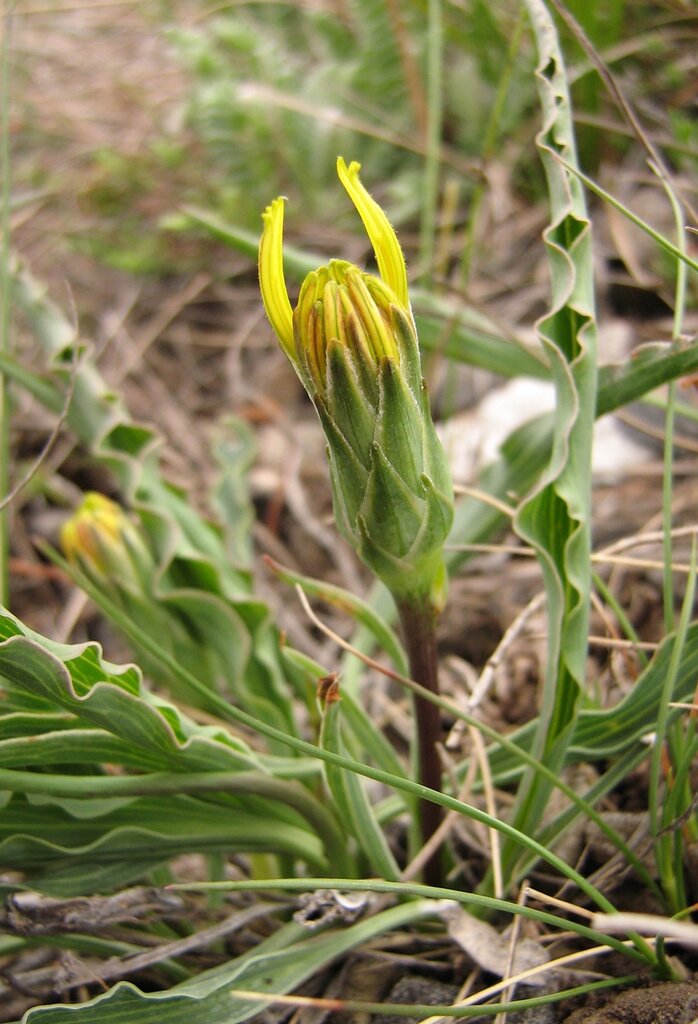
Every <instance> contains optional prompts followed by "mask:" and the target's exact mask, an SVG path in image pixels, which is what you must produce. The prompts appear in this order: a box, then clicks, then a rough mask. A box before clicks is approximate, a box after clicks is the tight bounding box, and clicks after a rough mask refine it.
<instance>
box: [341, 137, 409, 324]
mask: <svg viewBox="0 0 698 1024" xmlns="http://www.w3.org/2000/svg"><path fill="white" fill-rule="evenodd" d="M360 170H361V164H359V163H357V162H356V161H355V160H354V161H353V162H352V163H350V164H349V166H348V167H347V165H346V164H345V162H344V160H343V158H342V157H341V156H340V157H338V158H337V174H338V175H339V180H340V181H341V183H342V185H344V188H345V189H346V190H347V192H348V194H349V198H350V199H351V201H352V203H353V204H354V206H355V207H356V210H357V213H358V214H359V216H360V217H361V220H362V221H363V223H364V227H365V228H366V234H367V235H368V237H369V240H370V242H371V245H372V246H373V251H374V252H375V254H376V260H377V262H378V270H379V271H380V275H381V277H382V278H383V280H384V281H385V283H386V284H387V285H388V287H389V288H390V289H391V291H393V292H394V293H395V297H396V298H397V300H398V302H399V303H400V304H401V305H402V306H404V307H405V309H409V297H408V294H407V270H406V269H405V257H404V256H403V255H402V249H401V248H400V243H399V242H398V240H397V235H396V234H395V231H394V230H393V226H392V224H391V223H390V221H389V220H388V218H387V217H386V215H385V213H384V212H383V210H381V208H380V206H379V205H378V203H377V202H376V201H375V199H373V198H372V197H371V195H370V194H369V193H368V192H367V191H366V189H365V188H364V187H363V185H362V184H361V182H360V181H359V171H360Z"/></svg>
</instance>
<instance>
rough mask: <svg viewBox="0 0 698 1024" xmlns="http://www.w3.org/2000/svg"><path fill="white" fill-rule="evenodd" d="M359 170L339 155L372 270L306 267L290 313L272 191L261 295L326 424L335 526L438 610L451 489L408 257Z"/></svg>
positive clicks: (371, 561) (399, 589)
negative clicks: (424, 373) (372, 262)
mask: <svg viewBox="0 0 698 1024" xmlns="http://www.w3.org/2000/svg"><path fill="white" fill-rule="evenodd" d="M359 170H360V168H359V164H357V163H352V164H350V165H349V166H348V167H347V165H346V164H345V163H344V160H342V159H341V157H340V159H339V160H338V161H337V173H338V175H339V179H340V181H341V182H342V184H343V185H344V188H345V189H346V190H347V192H348V194H349V197H350V198H351V200H352V202H353V204H354V206H355V207H356V210H357V212H358V214H359V216H360V217H361V220H362V221H363V224H364V227H365V229H366V233H367V234H368V237H369V239H370V241H371V245H372V246H373V250H374V252H375V254H376V262H377V264H378V272H379V275H380V276H376V275H374V274H368V273H366V272H365V271H363V270H360V269H359V267H356V266H354V265H353V264H352V263H348V262H347V261H346V260H336V259H335V260H330V261H329V263H328V264H327V265H326V266H323V267H318V269H317V270H314V271H312V272H311V273H310V274H308V275H307V277H306V278H305V281H304V282H303V284H302V285H301V289H300V295H299V297H298V302H297V304H296V308H295V310H294V309H293V307H292V306H291V301H290V299H289V297H288V291H287V289H286V281H285V279H284V269H283V227H284V200H283V199H275V200H274V202H273V203H271V205H270V206H268V207H267V209H266V210H265V212H264V215H263V217H264V231H263V233H262V240H261V243H260V247H259V280H260V286H261V290H262V299H263V301H264V307H265V309H266V311H267V315H268V317H269V320H270V321H271V325H272V327H273V328H274V330H275V331H276V333H277V334H278V336H279V340H280V341H281V345H282V347H283V349H284V351H285V352H286V355H287V356H288V357H289V359H290V360H291V362H292V363H293V366H294V368H295V370H296V373H297V374H298V376H299V377H300V379H301V381H302V383H303V386H304V387H305V389H306V391H307V392H308V394H309V395H310V397H311V398H312V400H313V403H314V405H315V408H316V410H317V413H318V416H319V417H320V421H321V423H322V427H323V430H324V432H325V437H326V439H327V452H328V458H329V465H330V477H331V480H332V492H333V502H334V510H335V519H336V522H337V526H338V527H339V529H340V531H341V532H342V534H343V535H344V536H345V537H346V539H347V540H348V541H349V543H350V544H352V545H353V547H354V549H355V550H356V552H357V554H358V555H359V557H360V558H362V559H363V561H364V562H365V563H366V565H368V566H369V568H371V569H372V570H373V572H374V573H375V574H376V575H377V576H378V577H379V578H380V579H381V580H382V581H383V582H384V583H385V585H386V586H387V587H388V588H389V590H390V591H391V592H392V594H393V596H394V597H395V598H396V600H398V601H400V600H407V599H408V598H409V599H412V598H414V599H415V600H417V599H418V600H420V601H421V600H423V599H426V598H428V600H429V601H430V602H431V605H432V606H433V607H437V606H438V604H439V603H440V602H441V601H442V600H443V596H444V579H445V568H444V563H443V545H444V541H445V539H446V537H447V535H448V531H449V529H450V527H451V522H452V521H453V488H452V485H451V477H450V473H449V469H448V463H447V461H446V455H445V453H444V450H443V448H442V447H441V444H440V442H439V439H438V437H437V435H436V431H435V429H434V424H433V422H432V419H431V413H430V411H429V399H428V395H427V389H426V384H425V383H424V381H423V380H422V370H421V361H420V356H419V344H418V340H417V331H416V327H415V323H414V320H413V318H412V311H411V309H410V304H409V297H408V294H407V271H406V269H405V259H404V257H403V255H402V249H401V248H400V243H399V242H398V240H397V236H396V234H395V232H394V231H393V228H392V227H391V225H390V221H389V220H388V218H387V217H386V215H385V214H384V213H383V211H382V210H381V208H380V206H378V204H377V203H376V202H375V200H374V199H372V198H371V196H370V195H369V194H368V192H367V191H366V189H365V188H364V187H363V185H362V184H361V182H360V181H359Z"/></svg>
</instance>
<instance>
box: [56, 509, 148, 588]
mask: <svg viewBox="0 0 698 1024" xmlns="http://www.w3.org/2000/svg"><path fill="white" fill-rule="evenodd" d="M61 546H62V548H63V551H64V553H65V556H66V558H67V560H68V561H69V562H70V563H71V565H74V566H76V567H77V568H79V569H81V570H82V571H83V572H84V573H86V574H87V575H88V576H89V577H90V578H91V579H93V580H95V581H97V582H99V584H100V585H103V584H104V582H105V581H109V582H111V583H118V584H119V585H121V586H125V587H129V588H131V589H132V590H140V589H142V588H143V586H144V585H145V584H146V583H147V581H148V580H149V579H151V578H152V575H153V572H154V565H153V560H152V558H151V556H150V553H149V552H148V550H147V548H146V546H145V543H144V541H143V538H142V537H141V535H140V534H139V532H138V530H137V528H136V526H135V525H134V523H132V522H131V520H130V519H129V517H128V516H127V515H126V513H125V512H124V510H123V509H122V508H121V506H120V505H117V503H116V502H115V501H112V500H111V498H107V497H106V496H105V495H104V494H98V493H97V492H96V491H89V492H88V493H87V494H86V495H85V497H84V498H83V500H82V503H81V504H80V505H79V507H78V508H77V509H76V510H75V512H74V513H73V515H72V516H71V517H70V519H68V520H67V521H66V522H65V523H64V524H63V527H62V529H61Z"/></svg>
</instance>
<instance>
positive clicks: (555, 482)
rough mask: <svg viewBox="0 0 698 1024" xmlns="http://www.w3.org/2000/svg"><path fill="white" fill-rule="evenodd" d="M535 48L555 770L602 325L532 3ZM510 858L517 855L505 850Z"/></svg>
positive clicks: (578, 683)
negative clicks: (543, 196) (547, 381)
mask: <svg viewBox="0 0 698 1024" xmlns="http://www.w3.org/2000/svg"><path fill="white" fill-rule="evenodd" d="M526 7H527V10H528V13H529V17H530V20H531V23H532V26H533V30H534V34H535V37H536V43H537V47H538V56H539V64H538V69H537V72H536V77H537V81H538V86H539V95H540V100H541V106H542V111H543V127H542V130H541V132H540V133H539V135H538V137H537V143H538V147H539V151H540V155H541V159H542V162H543V166H544V169H545V173H546V178H547V182H548V193H549V198H550V205H551V223H550V226H549V227H548V228H547V229H546V231H545V232H544V239H545V244H546V248H547V251H548V258H549V263H550V273H551V290H552V295H551V310H550V313H549V314H547V315H546V316H544V317H543V318H542V319H541V320H540V322H539V323H538V332H539V336H540V338H541V341H542V344H543V347H544V350H545V354H546V356H547V358H548V360H549V364H550V369H551V374H552V378H553V382H554V384H555V390H556V411H555V414H554V415H555V425H554V428H553V445H552V451H551V455H550V460H549V462H548V465H547V467H546V468H545V470H544V471H543V473H542V475H541V477H540V479H539V481H538V483H537V485H536V486H535V488H534V490H533V492H532V493H531V494H530V495H529V496H528V497H527V498H526V499H525V500H524V502H523V503H522V504H521V505H520V506H519V509H518V511H517V514H516V516H515V519H514V523H515V527H516V529H517V532H518V533H519V534H520V535H521V537H522V538H523V539H524V540H525V541H526V542H527V543H528V544H530V545H531V546H533V547H534V548H535V550H536V551H537V553H538V557H539V561H540V564H541V567H542V570H543V576H544V581H545V588H546V594H547V611H548V655H547V666H546V680H545V686H544V692H543V695H542V700H541V707H542V711H541V715H540V716H539V720H538V728H537V732H536V740H535V742H534V751H533V752H534V754H535V755H536V756H539V757H541V758H543V759H544V760H545V762H546V764H548V766H549V767H551V768H552V769H553V770H555V769H556V768H557V767H559V766H561V765H562V763H563V762H564V757H565V750H566V747H567V744H568V743H569V740H570V736H571V731H572V730H573V728H574V722H575V716H576V713H577V708H578V705H579V702H580V699H581V694H582V688H583V685H584V674H585V667H586V651H587V635H588V618H589V595H590V591H591V563H590V548H591V540H590V526H591V493H590V486H591V447H592V434H593V423H594V417H595V409H596V326H595V311H594V291H593V267H592V258H591V226H590V223H589V219H588V217H587V212H586V206H585V201H584V195H583V192H582V189H581V186H580V184H579V182H578V180H577V179H576V177H574V175H571V174H570V173H569V172H568V171H566V170H565V169H564V168H563V167H562V165H561V164H560V162H559V161H558V160H557V159H556V157H557V155H563V156H564V157H565V158H566V159H568V160H570V161H571V162H572V163H576V154H575V145H574V131H573V124H572V116H571V107H570V100H569V94H568V90H567V82H566V77H565V68H564V63H563V59H562V54H561V51H560V48H559V45H558V40H557V35H556V32H555V27H554V24H553V22H552V19H551V17H550V14H549V12H548V10H547V8H546V7H545V4H544V3H543V2H542V0H526ZM548 788H549V787H547V786H542V785H541V784H540V780H539V779H538V780H537V779H536V777H535V775H532V774H530V773H529V774H528V775H527V776H526V777H525V781H524V785H523V787H522V789H521V792H520V794H519V798H518V801H517V807H516V810H515V814H514V819H515V821H516V822H517V825H518V826H519V827H520V828H521V829H522V830H535V827H536V823H537V822H538V820H539V819H540V816H541V814H542V813H543V809H544V806H545V803H546V800H547V790H548ZM509 856H511V848H509Z"/></svg>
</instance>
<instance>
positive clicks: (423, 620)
mask: <svg viewBox="0 0 698 1024" xmlns="http://www.w3.org/2000/svg"><path fill="white" fill-rule="evenodd" d="M398 610H399V613H400V624H401V627H402V634H403V641H404V644H405V649H406V651H407V657H408V659H409V664H410V676H411V678H412V679H414V681H415V682H416V683H420V684H421V685H422V686H424V687H426V689H428V690H430V691H431V692H432V693H434V694H438V692H439V675H438V660H437V656H436V615H437V612H436V610H435V608H434V606H433V604H432V602H431V601H430V600H429V599H428V598H427V599H420V598H415V599H413V600H411V601H403V602H400V604H399V605H398ZM414 717H415V729H416V740H417V756H418V760H419V782H420V783H421V785H423V786H428V787H429V788H430V789H435V790H437V791H439V792H440V791H441V763H440V761H439V753H438V750H437V746H436V745H437V743H438V742H439V740H440V738H441V718H440V713H439V708H438V707H437V705H436V704H433V703H432V702H431V701H429V700H426V699H425V698H424V697H420V696H419V695H415V698H414ZM442 813H443V812H442V809H441V808H440V807H439V806H438V805H437V804H435V803H432V802H431V801H430V800H420V802H419V823H420V828H421V833H422V839H423V841H424V842H426V841H427V840H428V839H429V838H430V837H431V836H432V835H433V833H434V832H435V831H436V829H437V828H438V826H439V824H440V822H441V818H442ZM424 881H425V882H426V883H427V884H428V885H439V884H440V882H441V857H440V853H439V851H438V850H437V851H436V852H435V853H434V855H433V856H432V857H431V858H430V859H429V860H428V861H427V863H426V865H425V867H424Z"/></svg>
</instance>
